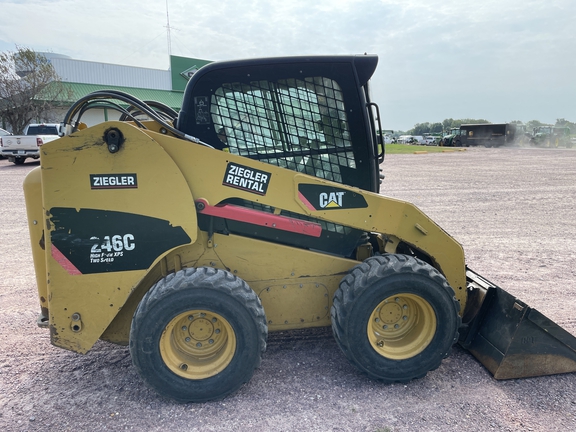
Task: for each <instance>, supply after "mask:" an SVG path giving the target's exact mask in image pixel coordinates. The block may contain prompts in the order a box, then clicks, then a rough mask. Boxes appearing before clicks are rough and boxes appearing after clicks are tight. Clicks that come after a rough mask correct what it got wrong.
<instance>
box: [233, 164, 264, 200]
mask: <svg viewBox="0 0 576 432" xmlns="http://www.w3.org/2000/svg"><path fill="white" fill-rule="evenodd" d="M271 176H272V174H271V173H268V172H265V171H260V170H257V169H254V168H250V167H247V166H244V165H238V164H235V163H232V162H229V163H228V166H227V167H226V173H225V174H224V180H223V181H222V184H223V185H224V186H230V187H233V188H236V189H241V190H244V191H247V192H252V193H255V194H258V195H266V191H267V190H268V184H269V183H270V177H271Z"/></svg>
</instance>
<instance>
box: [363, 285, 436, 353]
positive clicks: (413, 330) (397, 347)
mask: <svg viewBox="0 0 576 432" xmlns="http://www.w3.org/2000/svg"><path fill="white" fill-rule="evenodd" d="M367 333H368V339H369V340H370V345H372V347H373V348H374V349H375V350H376V352H377V353H378V354H380V355H381V356H383V357H386V358H389V359H393V360H404V359H408V358H411V357H414V356H415V355H417V354H419V353H421V352H422V351H424V349H425V348H426V347H427V346H428V345H429V344H430V342H431V341H432V338H433V337H434V334H435V333H436V314H435V313H434V310H433V309H432V306H430V303H428V302H427V301H426V300H424V299H423V298H422V297H419V296H417V295H414V294H398V295H396V296H393V297H388V298H387V299H386V300H384V301H383V302H381V303H380V304H379V305H378V306H376V308H375V309H374V311H373V312H372V314H371V315H370V319H369V321H368V328H367Z"/></svg>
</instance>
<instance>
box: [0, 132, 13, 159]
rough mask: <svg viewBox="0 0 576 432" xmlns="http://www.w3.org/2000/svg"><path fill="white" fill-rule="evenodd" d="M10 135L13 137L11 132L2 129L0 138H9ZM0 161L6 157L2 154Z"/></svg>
mask: <svg viewBox="0 0 576 432" xmlns="http://www.w3.org/2000/svg"><path fill="white" fill-rule="evenodd" d="M8 135H12V134H11V133H10V132H8V131H7V130H5V129H2V128H0V137H3V136H8ZM0 159H5V157H4V156H2V153H0Z"/></svg>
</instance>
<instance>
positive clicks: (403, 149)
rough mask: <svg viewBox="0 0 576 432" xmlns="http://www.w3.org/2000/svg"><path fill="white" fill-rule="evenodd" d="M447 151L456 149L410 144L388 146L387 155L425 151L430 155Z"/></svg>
mask: <svg viewBox="0 0 576 432" xmlns="http://www.w3.org/2000/svg"><path fill="white" fill-rule="evenodd" d="M446 150H455V149H454V147H439V146H423V145H409V144H386V154H410V153H414V152H421V151H425V152H428V153H442V152H444V151H446Z"/></svg>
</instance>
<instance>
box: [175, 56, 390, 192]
mask: <svg viewBox="0 0 576 432" xmlns="http://www.w3.org/2000/svg"><path fill="white" fill-rule="evenodd" d="M377 63H378V57H377V56H373V55H363V56H322V57H284V58H269V59H255V60H239V61H227V62H215V63H211V64H208V65H206V66H204V67H202V68H201V69H200V70H199V71H198V72H196V73H195V74H194V75H193V76H192V78H191V80H190V82H189V83H188V86H187V87H186V91H185V93H184V100H183V103H182V110H181V111H180V114H179V116H178V121H177V129H179V130H180V131H182V132H184V133H187V134H188V135H192V136H194V137H197V138H199V139H200V140H202V141H204V142H206V143H209V144H210V145H212V146H213V147H215V148H218V149H223V150H225V151H229V152H230V153H234V154H238V155H241V156H245V157H247V158H250V159H256V160H259V161H262V162H266V163H269V164H273V165H278V166H281V167H284V168H288V169H291V170H294V171H298V172H302V173H305V174H309V175H312V176H315V177H320V178H324V179H326V180H330V181H334V182H337V183H343V184H346V185H350V186H356V187H359V188H361V189H364V190H368V191H372V192H378V191H379V187H380V177H379V164H380V162H381V157H382V155H378V147H377V146H376V145H375V142H376V141H377V140H376V128H375V127H374V121H373V117H374V116H373V114H372V108H371V105H373V104H370V101H369V96H368V80H369V79H370V77H371V76H372V74H373V73H374V70H375V69H376V65H377ZM379 156H380V157H379Z"/></svg>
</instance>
